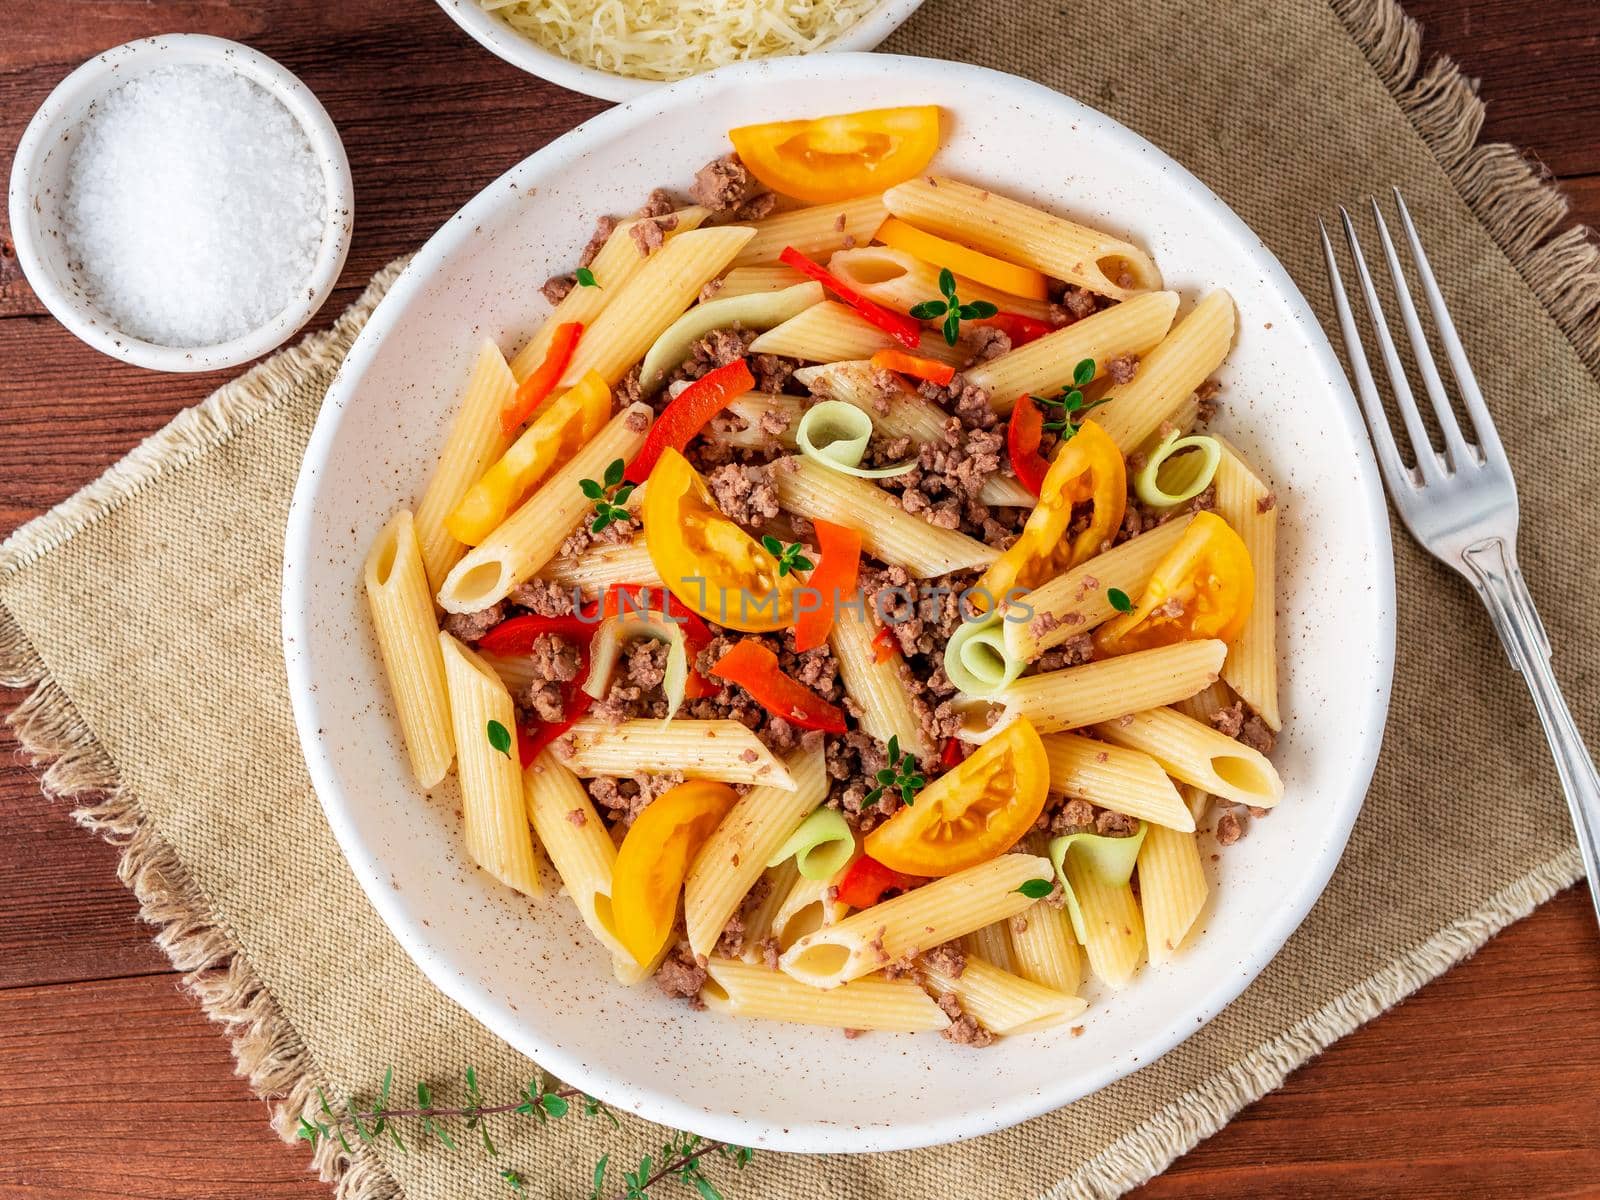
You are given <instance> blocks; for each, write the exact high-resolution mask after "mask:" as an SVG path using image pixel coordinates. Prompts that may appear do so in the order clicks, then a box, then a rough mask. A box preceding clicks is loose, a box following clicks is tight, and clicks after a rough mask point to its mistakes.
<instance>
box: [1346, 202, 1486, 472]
mask: <svg viewBox="0 0 1600 1200" xmlns="http://www.w3.org/2000/svg"><path fill="white" fill-rule="evenodd" d="M1371 204H1372V219H1373V220H1374V221H1375V222H1377V226H1378V241H1379V242H1380V243H1382V245H1383V257H1384V259H1385V260H1386V261H1387V262H1388V264H1389V278H1390V279H1392V280H1394V294H1395V299H1396V300H1398V301H1399V304H1400V323H1401V324H1402V325H1404V326H1405V328H1406V336H1407V337H1408V338H1410V340H1411V353H1412V354H1413V355H1414V356H1415V358H1416V361H1417V373H1418V374H1419V375H1421V376H1422V386H1423V388H1424V389H1425V390H1426V391H1427V393H1428V399H1429V401H1431V402H1432V404H1433V415H1434V416H1435V417H1437V418H1438V420H1439V432H1440V433H1442V434H1443V435H1444V452H1445V457H1446V459H1447V460H1448V462H1449V464H1450V467H1451V469H1452V470H1456V471H1459V470H1462V469H1463V468H1464V467H1466V466H1467V465H1468V464H1476V462H1477V458H1476V456H1475V455H1473V453H1472V452H1471V451H1470V450H1468V449H1467V443H1466V441H1465V439H1463V438H1462V436H1461V426H1460V424H1459V423H1457V421H1456V414H1455V410H1454V409H1453V408H1452V407H1451V406H1450V396H1449V394H1448V393H1447V392H1446V391H1445V390H1444V380H1442V379H1440V378H1439V368H1438V367H1437V366H1436V365H1435V364H1434V361H1433V350H1432V348H1431V347H1430V346H1429V345H1428V337H1427V334H1425V333H1423V332H1422V320H1421V318H1419V317H1418V316H1417V306H1416V305H1415V304H1413V303H1412V302H1411V288H1410V287H1409V286H1408V285H1407V284H1406V273H1405V271H1404V269H1402V268H1401V266H1400V256H1399V255H1397V254H1396V253H1395V251H1394V242H1393V241H1392V240H1391V239H1390V237H1389V225H1388V223H1387V222H1386V221H1385V220H1384V219H1383V210H1382V209H1381V208H1379V207H1378V201H1377V199H1376V198H1375V197H1374V198H1372V200H1371Z"/></svg>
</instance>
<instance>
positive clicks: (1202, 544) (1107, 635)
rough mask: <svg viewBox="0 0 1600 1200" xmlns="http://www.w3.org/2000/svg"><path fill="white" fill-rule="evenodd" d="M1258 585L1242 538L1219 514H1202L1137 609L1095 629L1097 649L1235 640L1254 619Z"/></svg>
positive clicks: (1104, 651)
mask: <svg viewBox="0 0 1600 1200" xmlns="http://www.w3.org/2000/svg"><path fill="white" fill-rule="evenodd" d="M1255 586H1256V578H1255V568H1254V566H1252V565H1251V562H1250V551H1249V549H1247V548H1246V546H1245V544H1244V539H1243V538H1241V537H1240V536H1239V535H1238V534H1237V533H1235V532H1234V531H1233V529H1232V528H1231V527H1230V526H1229V525H1228V523H1227V522H1226V521H1224V520H1223V519H1222V518H1221V517H1219V516H1217V514H1216V513H1210V512H1203V513H1198V514H1196V516H1195V518H1194V520H1193V521H1192V522H1190V524H1189V528H1188V529H1186V530H1184V531H1183V537H1182V538H1180V539H1179V541H1178V544H1177V545H1176V546H1174V547H1173V548H1172V550H1171V552H1170V553H1168V555H1167V556H1166V557H1165V558H1164V559H1162V560H1161V561H1160V562H1159V563H1158V564H1157V565H1156V569H1155V571H1154V573H1153V574H1151V576H1150V582H1149V583H1147V584H1145V588H1144V593H1143V594H1142V595H1141V596H1140V597H1139V602H1138V604H1136V605H1135V606H1134V609H1133V611H1132V612H1129V613H1124V614H1123V615H1122V616H1120V617H1114V618H1112V619H1111V620H1110V621H1107V622H1106V623H1105V624H1104V625H1102V626H1101V627H1100V628H1099V629H1097V630H1095V634H1094V646H1095V650H1096V651H1097V652H1098V653H1100V654H1102V655H1113V654H1128V653H1130V652H1131V651H1134V650H1150V649H1152V648H1154V647H1156V646H1170V645H1172V644H1173V643H1175V642H1182V641H1188V640H1190V639H1194V638H1216V639H1217V640H1219V641H1223V642H1231V641H1233V639H1234V638H1236V637H1238V636H1239V635H1240V634H1241V633H1243V632H1244V625H1245V622H1246V621H1247V620H1249V619H1250V606H1251V601H1252V599H1253V597H1254V595H1255Z"/></svg>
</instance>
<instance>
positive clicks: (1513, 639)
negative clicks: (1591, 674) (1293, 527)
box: [1317, 188, 1600, 916]
mask: <svg viewBox="0 0 1600 1200" xmlns="http://www.w3.org/2000/svg"><path fill="white" fill-rule="evenodd" d="M1394 199H1395V204H1396V206H1397V208H1398V209H1399V213H1400V224H1401V227H1402V228H1403V229H1404V231H1405V239H1406V242H1407V244H1408V245H1409V247H1410V250H1411V258H1412V261H1413V263H1414V264H1415V266H1416V271H1417V278H1418V279H1419V280H1420V282H1421V284H1422V293H1423V296H1424V297H1425V298H1426V299H1427V302H1428V310H1429V311H1430V312H1431V313H1432V314H1433V323H1434V326H1435V328H1436V329H1437V331H1438V336H1439V342H1440V344H1441V345H1442V346H1443V348H1444V355H1445V359H1446V361H1447V362H1448V364H1449V367H1450V373H1451V375H1452V376H1453V377H1454V378H1455V383H1456V390H1457V392H1458V393H1459V394H1460V396H1461V400H1462V403H1463V404H1464V405H1465V407H1466V410H1467V415H1468V416H1469V417H1470V418H1471V424H1472V429H1473V433H1474V435H1475V440H1473V441H1468V440H1467V438H1465V437H1464V436H1463V435H1462V432H1461V426H1460V425H1459V424H1457V422H1456V416H1455V412H1454V410H1453V409H1452V407H1451V403H1450V397H1449V395H1448V394H1447V393H1446V391H1445V388H1444V383H1443V381H1442V380H1441V379H1440V377H1439V369H1438V367H1437V365H1436V364H1435V363H1434V360H1433V352H1432V351H1431V350H1430V349H1429V346H1428V341H1427V337H1426V335H1425V334H1424V333H1423V329H1422V322H1421V320H1420V319H1419V318H1418V316H1417V309H1416V306H1415V305H1414V304H1413V303H1412V301H1411V290H1410V288H1409V287H1408V286H1407V285H1406V278H1405V272H1404V271H1403V270H1402V269H1401V266H1400V258H1399V256H1398V255H1397V254H1396V253H1395V247H1394V242H1393V241H1392V240H1391V238H1390V236H1389V227H1388V225H1387V223H1386V222H1385V221H1384V219H1383V210H1382V209H1381V208H1379V206H1378V202H1377V201H1376V200H1373V201H1372V215H1373V218H1374V220H1376V222H1377V226H1378V240H1379V242H1380V243H1381V244H1382V246H1383V256H1384V259H1385V260H1386V261H1387V262H1388V266H1389V275H1390V277H1391V278H1392V279H1393V280H1394V291H1395V297H1396V299H1397V300H1398V302H1399V308H1400V322H1401V324H1402V325H1403V326H1404V327H1405V331H1406V336H1407V338H1408V339H1409V341H1410V342H1411V349H1412V352H1413V354H1414V356H1415V359H1416V364H1417V373H1418V375H1419V376H1420V378H1421V380H1422V384H1423V387H1424V388H1425V389H1426V391H1427V393H1428V399H1429V401H1430V402H1431V403H1432V405H1433V412H1434V416H1435V417H1436V418H1437V420H1438V425H1439V430H1440V432H1441V433H1442V435H1443V437H1444V452H1443V453H1440V452H1438V451H1436V450H1434V448H1433V444H1432V442H1431V441H1430V439H1429V437H1428V431H1427V428H1426V427H1425V426H1424V425H1423V422H1422V414H1421V413H1420V412H1419V411H1418V409H1417V401H1416V398H1415V397H1414V396H1413V395H1412V392H1411V385H1410V383H1409V382H1408V381H1407V379H1406V371H1405V365H1404V363H1403V362H1402V361H1401V359H1400V355H1399V353H1398V352H1397V351H1396V350H1395V345H1394V339H1393V338H1392V337H1391V336H1390V333H1389V326H1388V323H1387V321H1386V320H1385V318H1384V315H1383V309H1382V307H1381V306H1380V305H1379V303H1378V293H1377V291H1376V290H1375V289H1374V288H1373V286H1372V277H1371V276H1370V275H1369V274H1368V272H1367V264H1366V260H1365V259H1364V258H1363V257H1362V254H1361V244H1360V242H1359V241H1358V240H1357V239H1356V231H1355V226H1354V224H1353V223H1352V222H1351V220H1350V214H1349V213H1348V212H1347V211H1346V210H1345V209H1344V207H1343V206H1341V207H1340V209H1339V217H1340V220H1341V221H1342V223H1343V225H1344V236H1345V240H1346V241H1347V242H1349V244H1350V257H1351V258H1352V260H1353V261H1354V262H1355V269H1356V277H1357V279H1358V281H1359V282H1360V285H1361V294H1362V297H1363V298H1364V299H1365V301H1366V305H1367V311H1368V313H1370V314H1371V316H1372V326H1373V329H1374V330H1375V332H1376V334H1377V339H1378V351H1379V356H1380V357H1381V358H1382V360H1383V366H1384V371H1385V373H1386V374H1387V375H1388V377H1389V385H1390V387H1391V388H1392V389H1393V391H1394V397H1395V402H1396V406H1397V407H1398V409H1399V411H1400V418H1401V421H1402V422H1403V423H1404V425H1405V432H1406V437H1407V440H1408V441H1409V442H1410V445H1411V451H1412V453H1413V455H1414V456H1415V458H1416V463H1417V465H1416V466H1415V467H1407V466H1406V465H1405V464H1404V462H1402V461H1401V458H1400V452H1399V450H1398V449H1397V448H1396V445H1395V437H1394V432H1393V431H1392V430H1391V428H1390V426H1389V419H1388V417H1387V415H1386V414H1385V412H1384V407H1383V401H1382V399H1381V398H1380V396H1379V395H1378V389H1377V386H1376V385H1375V384H1374V383H1373V379H1372V371H1371V370H1370V369H1369V367H1368V365H1367V356H1366V350H1365V348H1364V347H1363V346H1362V344H1361V334H1360V333H1359V332H1358V331H1357V329H1356V323H1355V320H1354V318H1352V316H1351V315H1350V305H1349V302H1348V301H1347V299H1346V296H1345V288H1344V280H1343V279H1342V278H1341V277H1340V274H1339V265H1338V263H1337V261H1335V258H1334V253H1333V244H1332V243H1331V242H1330V241H1329V240H1328V230H1327V227H1326V226H1324V225H1322V222H1321V221H1318V223H1317V224H1318V226H1319V227H1320V228H1321V230H1322V251H1323V254H1324V255H1325V256H1326V258H1327V263H1328V280H1329V283H1330V285H1331V287H1332V291H1333V306H1334V310H1335V311H1336V312H1337V314H1338V317H1339V328H1340V330H1341V332H1342V333H1343V334H1344V343H1345V349H1346V350H1347V351H1348V358H1349V360H1350V371H1351V374H1352V375H1353V377H1354V379H1355V384H1356V393H1357V394H1358V395H1359V396H1360V397H1361V407H1362V409H1363V410H1364V411H1365V412H1366V417H1367V428H1368V429H1369V430H1370V431H1371V433H1372V444H1373V447H1374V449H1375V450H1376V451H1377V457H1378V468H1379V470H1380V471H1381V472H1382V474H1383V479H1384V482H1385V484H1387V485H1388V489H1389V499H1390V500H1391V501H1392V502H1393V504H1394V507H1395V511H1396V512H1397V513H1399V514H1400V519H1401V520H1402V521H1404V522H1405V526H1406V528H1407V529H1409V530H1410V531H1411V536H1412V537H1414V538H1416V539H1417V541H1418V542H1420V543H1421V544H1422V546H1423V548H1424V549H1426V550H1427V551H1428V552H1429V553H1430V554H1432V555H1433V556H1434V557H1435V558H1437V559H1440V560H1441V561H1443V562H1446V563H1448V564H1449V565H1450V566H1452V567H1454V568H1455V569H1456V570H1457V571H1459V572H1460V573H1461V574H1462V575H1463V576H1465V577H1466V580H1467V582H1468V583H1470V584H1471V585H1472V587H1473V590H1474V591H1476V592H1477V593H1478V598H1479V599H1480V600H1482V601H1483V604H1484V607H1485V608H1487V609H1488V610H1489V617H1490V619H1491V620H1492V621H1493V622H1494V628H1495V632H1496V633H1498V634H1499V635H1500V641H1501V642H1502V643H1503V644H1504V646H1505V650H1506V656H1507V657H1508V658H1510V660H1511V665H1512V667H1514V668H1515V669H1516V670H1517V671H1518V672H1520V673H1521V675H1522V677H1523V680H1524V681H1525V682H1526V683H1527V685H1528V691H1529V692H1530V693H1532V695H1533V704H1534V708H1535V709H1537V710H1538V713H1539V722H1540V724H1542V725H1543V726H1544V735H1545V738H1546V739H1547V740H1548V741H1549V743H1550V751H1551V753H1552V754H1553V755H1554V756H1555V760H1556V771H1557V773H1558V774H1559V775H1560V777H1561V787H1562V790H1563V791H1564V792H1566V795H1567V806H1568V808H1570V809H1571V810H1572V825H1573V828H1574V829H1575V830H1576V832H1577V835H1578V847H1579V849H1580V851H1581V852H1582V854H1583V864H1584V868H1585V869H1586V870H1587V872H1588V875H1589V896H1590V898H1591V899H1592V900H1593V901H1594V907H1595V913H1596V915H1597V916H1600V778H1597V777H1596V775H1595V768H1594V762H1593V760H1591V759H1590V757H1589V752H1588V751H1587V750H1586V749H1585V748H1584V745H1583V738H1582V736H1581V735H1580V734H1579V733H1578V727H1577V725H1575V724H1574V723H1573V720H1572V713H1571V712H1570V711H1569V710H1568V708H1567V702H1566V700H1565V699H1564V698H1563V697H1562V695H1561V688H1560V686H1559V685H1558V684H1557V683H1556V677H1555V674H1554V673H1553V672H1552V671H1551V669H1550V640H1549V638H1548V637H1547V636H1546V635H1545V631H1544V625H1543V623H1542V622H1541V621H1540V620H1539V614H1538V611H1537V610H1536V609H1535V608H1534V606H1533V597H1532V596H1531V595H1529V594H1528V587H1527V584H1526V583H1524V582H1523V579H1522V571H1521V570H1520V569H1519V568H1518V566H1517V485H1516V481H1515V480H1514V479H1513V478H1512V476H1511V464H1510V462H1509V461H1508V460H1507V459H1506V454H1505V450H1504V449H1502V448H1501V445H1500V436H1499V434H1497V433H1496V432H1495V427H1494V422H1493V420H1491V419H1490V417H1489V409H1488V407H1487V406H1486V405H1485V404H1484V402H1483V393H1482V392H1480V391H1479V390H1478V381H1477V380H1476V379H1475V378H1474V377H1473V374H1472V368H1471V366H1470V365H1468V363H1467V356H1466V353H1465V352H1464V351H1463V350H1462V348H1461V339H1460V338H1459V337H1457V336H1456V327H1455V322H1454V321H1452V320H1451V319H1450V312H1449V310H1448V309H1447V308H1446V307H1445V303H1444V295H1443V294H1442V293H1441V292H1440V291H1439V285H1438V284H1437V283H1436V282H1435V280H1434V276H1433V270H1432V269H1431V268H1430V267H1429V265H1428V256H1427V255H1426V254H1425V253H1423V250H1422V242H1421V240H1420V239H1419V238H1418V237H1417V229H1416V225H1415V224H1413V222H1412V220H1411V214H1410V212H1408V211H1407V209H1406V202H1405V199H1404V198H1403V197H1402V196H1401V195H1400V189H1399V188H1395V189H1394Z"/></svg>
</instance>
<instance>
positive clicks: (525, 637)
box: [478, 612, 599, 655]
mask: <svg viewBox="0 0 1600 1200" xmlns="http://www.w3.org/2000/svg"><path fill="white" fill-rule="evenodd" d="M598 620H599V618H598V617H596V616H594V615H593V613H592V612H591V613H571V614H569V615H568V616H565V617H541V616H540V615H539V614H537V613H527V614H525V615H523V616H520V617H512V618H510V619H509V620H505V621H501V622H500V624H498V625H496V626H495V627H494V628H493V629H491V630H489V632H488V633H486V634H484V635H483V637H482V638H481V639H479V641H478V648H479V649H480V650H487V651H489V653H490V654H505V655H513V654H531V653H532V652H533V642H534V639H535V638H539V637H543V636H545V635H546V634H553V635H555V636H556V637H558V638H565V639H566V640H567V641H569V642H576V643H577V644H578V645H579V646H580V647H581V648H582V649H583V651H584V653H588V650H589V639H590V638H592V637H594V627H595V623H596V622H597V621H598Z"/></svg>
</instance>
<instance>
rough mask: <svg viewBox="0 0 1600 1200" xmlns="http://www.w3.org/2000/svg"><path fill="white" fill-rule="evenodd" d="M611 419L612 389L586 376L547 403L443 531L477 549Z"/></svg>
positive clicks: (463, 500)
mask: <svg viewBox="0 0 1600 1200" xmlns="http://www.w3.org/2000/svg"><path fill="white" fill-rule="evenodd" d="M610 415H611V389H610V388H608V387H607V386H606V381H605V380H604V379H602V378H601V377H600V374H599V372H597V371H590V372H589V373H588V374H587V375H585V376H584V377H583V378H582V379H580V380H579V381H578V383H577V386H575V387H573V388H572V389H571V390H569V391H567V392H566V393H565V394H563V395H562V396H560V397H558V398H557V399H556V400H554V401H553V402H551V403H550V404H549V405H547V406H546V407H545V409H544V410H543V411H542V412H540V413H539V415H538V417H537V418H535V420H534V422H533V424H531V425H529V426H528V428H527V429H525V430H523V432H522V436H521V437H519V438H518V439H517V440H516V441H515V442H513V443H512V444H511V447H510V449H508V450H507V451H506V452H505V453H504V454H502V455H501V456H500V458H499V460H498V461H497V462H495V463H494V465H493V466H491V467H490V468H489V469H488V470H487V471H485V472H484V473H483V475H482V476H481V477H480V478H479V479H478V482H477V483H475V484H473V485H472V486H471V487H470V488H468V489H467V494H466V495H465V496H463V497H461V503H459V504H457V505H456V507H455V511H454V512H452V513H451V514H450V515H449V516H448V517H446V518H445V522H444V526H445V528H446V529H447V530H449V531H450V536H451V537H453V538H455V539H456V541H458V542H465V543H466V544H467V545H469V546H476V545H477V544H478V543H479V542H481V541H483V539H484V538H486V537H488V536H489V534H490V532H491V531H492V530H493V529H494V527H495V526H496V525H498V524H500V522H501V521H503V520H505V518H506V515H507V514H508V513H509V512H510V511H511V510H512V509H513V508H515V507H516V506H517V504H518V503H519V502H520V501H521V500H522V498H523V496H525V495H526V494H527V492H528V489H529V488H531V487H532V486H533V485H534V484H536V483H538V482H539V480H540V479H542V478H544V476H545V475H547V474H548V473H549V472H550V471H552V470H554V469H555V468H556V467H558V466H560V465H561V464H562V463H564V462H565V461H566V460H567V459H569V458H571V457H572V456H573V455H574V454H576V453H577V451H578V447H580V446H582V445H583V444H584V443H585V442H587V441H588V440H589V439H590V438H592V437H593V436H594V435H595V434H596V433H598V432H600V426H602V425H604V424H605V423H606V419H607V418H608V417H610Z"/></svg>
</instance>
